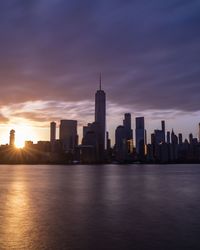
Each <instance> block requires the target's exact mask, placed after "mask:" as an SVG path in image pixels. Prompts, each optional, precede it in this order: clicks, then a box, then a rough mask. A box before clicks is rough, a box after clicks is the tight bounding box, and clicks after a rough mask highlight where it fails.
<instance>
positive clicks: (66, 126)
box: [59, 120, 78, 151]
mask: <svg viewBox="0 0 200 250" xmlns="http://www.w3.org/2000/svg"><path fill="white" fill-rule="evenodd" d="M59 139H60V141H61V143H62V147H63V150H64V151H71V150H74V148H75V147H76V146H77V145H78V134H77V121H75V120H61V121H60V136H59Z"/></svg>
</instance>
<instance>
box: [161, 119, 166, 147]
mask: <svg viewBox="0 0 200 250" xmlns="http://www.w3.org/2000/svg"><path fill="white" fill-rule="evenodd" d="M161 128H162V132H163V142H165V121H161Z"/></svg>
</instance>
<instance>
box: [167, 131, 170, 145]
mask: <svg viewBox="0 0 200 250" xmlns="http://www.w3.org/2000/svg"><path fill="white" fill-rule="evenodd" d="M167 144H170V132H169V131H167Z"/></svg>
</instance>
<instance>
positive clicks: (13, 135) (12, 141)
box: [10, 129, 15, 146]
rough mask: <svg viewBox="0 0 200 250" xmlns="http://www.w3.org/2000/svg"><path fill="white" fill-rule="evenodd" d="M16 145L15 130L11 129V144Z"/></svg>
mask: <svg viewBox="0 0 200 250" xmlns="http://www.w3.org/2000/svg"><path fill="white" fill-rule="evenodd" d="M14 145H15V130H14V129H12V130H10V146H14Z"/></svg>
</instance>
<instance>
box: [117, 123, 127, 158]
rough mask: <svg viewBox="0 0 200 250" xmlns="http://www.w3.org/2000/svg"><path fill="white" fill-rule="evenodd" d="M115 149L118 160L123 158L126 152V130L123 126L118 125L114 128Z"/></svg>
mask: <svg viewBox="0 0 200 250" xmlns="http://www.w3.org/2000/svg"><path fill="white" fill-rule="evenodd" d="M115 151H116V159H117V160H118V161H123V160H125V157H126V152H127V143H126V130H125V127H124V126H121V125H120V126H118V127H117V128H116V130H115Z"/></svg>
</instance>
